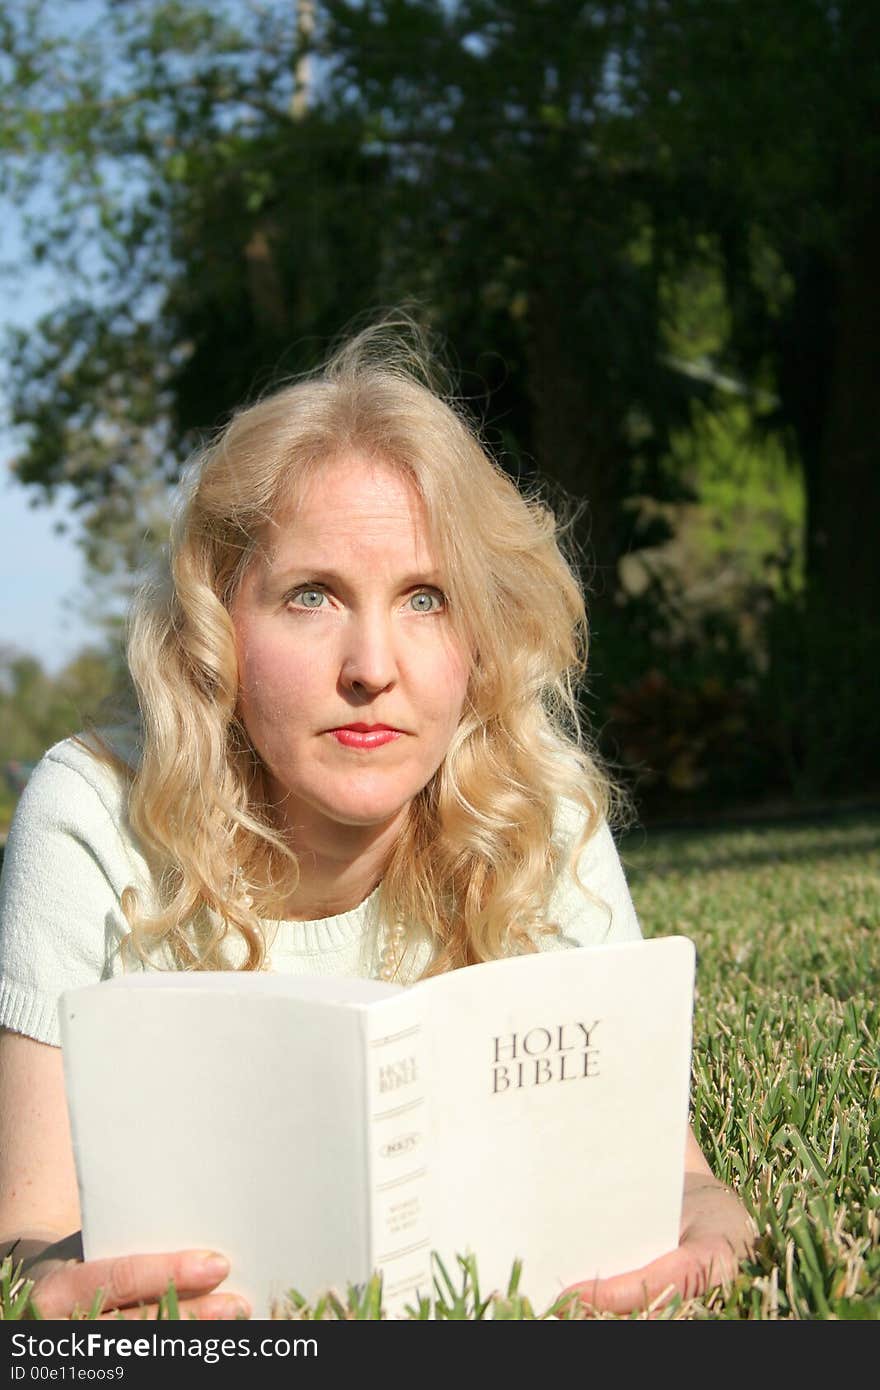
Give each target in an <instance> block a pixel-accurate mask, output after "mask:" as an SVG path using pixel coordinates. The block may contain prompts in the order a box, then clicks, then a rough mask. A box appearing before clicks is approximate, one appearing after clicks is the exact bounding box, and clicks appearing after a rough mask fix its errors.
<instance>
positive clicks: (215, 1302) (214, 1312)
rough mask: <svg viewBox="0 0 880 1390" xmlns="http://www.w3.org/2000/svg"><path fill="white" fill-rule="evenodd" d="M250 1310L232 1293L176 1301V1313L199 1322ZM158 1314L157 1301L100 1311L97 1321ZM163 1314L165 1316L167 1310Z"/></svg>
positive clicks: (140, 1318) (247, 1314)
mask: <svg viewBox="0 0 880 1390" xmlns="http://www.w3.org/2000/svg"><path fill="white" fill-rule="evenodd" d="M250 1312H251V1310H250V1305H249V1304H248V1303H247V1302H246V1301H245V1300H244V1299H243V1298H241V1297H240V1296H239V1295H238V1294H234V1293H209V1294H205V1296H204V1298H188V1299H181V1300H180V1301H179V1303H178V1313H179V1315H180V1318H181V1320H184V1321H185V1320H186V1319H187V1318H197V1319H198V1320H199V1321H200V1322H215V1321H221V1320H224V1319H225V1320H227V1321H232V1320H233V1319H235V1318H247V1317H250ZM158 1316H159V1305H158V1303H145V1304H143V1305H142V1306H140V1307H137V1308H116V1309H114V1310H113V1311H112V1312H108V1313H102V1314H101V1316H100V1319H99V1321H101V1322H114V1321H116V1320H118V1319H124V1320H125V1321H126V1322H137V1321H144V1322H150V1321H155V1319H156V1318H157V1317H158ZM163 1316H164V1317H167V1312H166V1313H163Z"/></svg>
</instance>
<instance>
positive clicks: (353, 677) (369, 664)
mask: <svg viewBox="0 0 880 1390" xmlns="http://www.w3.org/2000/svg"><path fill="white" fill-rule="evenodd" d="M341 676H342V682H343V684H344V685H345V686H347V687H348V688H349V689H351V690H354V691H356V692H357V693H359V694H363V693H369V694H371V695H372V694H376V693H378V691H380V690H385V689H386V688H387V687H388V686H389V685H392V684H393V683H394V680H395V678H396V676H397V653H396V650H395V643H394V632H393V628H392V623H391V620H390V618H389V617H388V616H387V615H383V614H363V615H360V616H358V617H353V618H352V621H351V623H350V625H349V627H348V630H347V632H346V642H345V650H344V654H343V660H342V670H341Z"/></svg>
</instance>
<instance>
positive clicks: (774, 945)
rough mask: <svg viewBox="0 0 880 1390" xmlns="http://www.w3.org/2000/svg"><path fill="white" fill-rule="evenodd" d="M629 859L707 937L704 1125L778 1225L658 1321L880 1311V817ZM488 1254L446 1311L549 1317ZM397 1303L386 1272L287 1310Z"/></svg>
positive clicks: (446, 1300) (20, 1304)
mask: <svg viewBox="0 0 880 1390" xmlns="http://www.w3.org/2000/svg"><path fill="white" fill-rule="evenodd" d="M623 854H624V861H625V864H626V868H627V873H628V876H629V880H630V884H631V887H632V892H633V897H634V899H635V902H636V906H637V908H638V911H639V915H640V917H641V920H642V924H643V927H644V930H645V933H646V935H649V936H657V935H668V934H671V933H677V932H678V933H683V934H685V935H687V936H690V937H691V938H692V939H693V941H694V942H695V943H696V946H697V952H698V971H697V1001H696V1015H695V1046H694V1066H693V1089H692V1103H693V1122H694V1127H695V1129H696V1133H697V1137H698V1138H699V1140H700V1142H701V1144H702V1145H703V1147H704V1149H705V1151H706V1153H707V1155H708V1157H709V1159H710V1161H711V1163H712V1165H713V1167H714V1169H715V1171H716V1173H717V1174H718V1176H719V1177H720V1178H722V1179H723V1180H724V1181H725V1182H728V1183H730V1185H731V1186H733V1187H734V1188H736V1189H737V1191H738V1192H739V1193H740V1195H741V1196H742V1198H743V1200H744V1202H745V1203H746V1205H747V1206H748V1207H749V1209H750V1211H751V1212H752V1215H753V1216H754V1218H755V1221H756V1222H757V1225H758V1229H759V1231H760V1237H759V1241H758V1246H757V1250H756V1254H755V1258H754V1260H753V1261H749V1262H747V1263H745V1264H743V1266H742V1267H741V1272H740V1276H739V1278H738V1279H737V1281H736V1283H735V1284H734V1285H733V1286H732V1287H731V1288H729V1289H727V1290H725V1291H721V1290H717V1291H714V1292H712V1293H710V1294H709V1295H707V1296H706V1297H705V1298H702V1299H697V1300H691V1301H689V1302H682V1301H681V1300H673V1302H672V1303H669V1304H667V1305H666V1306H665V1307H663V1308H662V1309H661V1308H655V1309H653V1310H651V1312H650V1315H651V1316H655V1317H662V1318H668V1319H691V1320H707V1319H733V1320H739V1319H745V1318H753V1319H764V1320H774V1319H820V1318H821V1319H826V1318H846V1319H849V1318H873V1319H877V1318H880V1187H878V1173H880V1103H878V1102H880V1082H878V1076H880V1072H878V1046H880V1003H878V999H880V816H853V817H848V818H845V819H838V820H835V821H833V822H830V823H824V824H823V823H818V822H816V823H803V824H791V823H789V824H786V825H778V826H771V827H751V828H741V829H734V830H712V831H706V832H694V831H688V832H685V831H667V832H664V833H662V834H660V833H651V834H647V835H631V836H630V837H629V838H628V840H627V841H626V843H625V845H624V848H623ZM477 1264H478V1261H477V1262H476V1263H475V1262H474V1261H472V1260H462V1261H460V1267H459V1268H458V1269H457V1270H455V1271H451V1272H450V1271H442V1270H438V1271H437V1303H436V1307H435V1312H436V1314H437V1315H439V1316H440V1317H444V1318H450V1319H469V1320H473V1319H477V1318H504V1319H520V1318H530V1317H535V1316H539V1317H540V1316H543V1315H544V1314H545V1313H546V1312H547V1311H548V1310H546V1309H537V1310H536V1309H534V1308H533V1307H532V1305H531V1304H530V1302H529V1299H528V1296H527V1295H528V1268H525V1269H524V1270H523V1271H520V1270H519V1269H515V1270H514V1271H513V1274H512V1277H511V1283H510V1286H509V1287H508V1289H506V1290H504V1291H502V1293H501V1294H500V1295H498V1296H497V1297H492V1294H491V1291H487V1290H481V1289H480V1286H479V1279H478V1271H477ZM520 1285H522V1288H520ZM23 1287H24V1286H22V1285H21V1284H20V1283H19V1284H18V1286H17V1287H16V1284H15V1281H14V1280H13V1277H12V1271H11V1267H10V1268H7V1269H6V1271H5V1274H4V1275H2V1276H0V1317H20V1316H22V1315H23V1314H24V1311H25V1307H26V1305H25V1302H24V1301H23V1298H22V1290H23ZM16 1300H17V1302H16ZM174 1311H175V1309H174V1305H173V1303H172V1304H171V1305H170V1306H169V1307H168V1308H166V1315H169V1316H173V1314H174ZM380 1311H381V1287H380V1286H379V1285H378V1283H377V1282H376V1281H373V1282H372V1283H371V1284H369V1285H367V1286H365V1287H363V1288H359V1289H349V1290H348V1291H346V1293H345V1294H344V1295H343V1294H335V1293H334V1294H328V1295H327V1296H326V1297H325V1298H324V1299H323V1300H321V1301H320V1302H319V1303H318V1304H315V1305H311V1306H310V1305H308V1304H306V1303H305V1302H304V1301H303V1300H302V1299H301V1298H299V1297H298V1296H297V1295H292V1297H291V1299H290V1300H289V1303H288V1305H287V1308H286V1310H285V1315H286V1316H287V1317H289V1318H294V1319H300V1320H309V1319H321V1318H330V1319H339V1318H345V1319H348V1318H352V1319H357V1318H376V1317H378V1316H380ZM426 1315H427V1308H426V1306H425V1305H420V1306H419V1307H418V1308H414V1309H413V1310H412V1316H414V1317H425V1316H426ZM648 1315H649V1314H641V1315H639V1316H642V1317H644V1316H648ZM605 1316H607V1317H608V1318H610V1317H611V1315H610V1314H609V1315H605Z"/></svg>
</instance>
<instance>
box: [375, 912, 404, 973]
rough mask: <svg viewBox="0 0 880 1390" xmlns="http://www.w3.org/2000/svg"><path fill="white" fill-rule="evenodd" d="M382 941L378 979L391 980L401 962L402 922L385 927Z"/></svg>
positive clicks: (402, 945) (402, 943) (402, 944)
mask: <svg viewBox="0 0 880 1390" xmlns="http://www.w3.org/2000/svg"><path fill="white" fill-rule="evenodd" d="M384 941H385V945H384V947H383V949H382V954H381V956H380V957H379V959H380V960H381V962H382V966H381V969H380V971H379V979H380V980H393V979H394V977H395V976H396V974H397V972H398V970H399V969H400V967H401V965H402V964H403V948H404V944H405V942H406V927H405V926H404V925H403V923H402V922H395V923H394V926H392V927H386V928H385V932H384Z"/></svg>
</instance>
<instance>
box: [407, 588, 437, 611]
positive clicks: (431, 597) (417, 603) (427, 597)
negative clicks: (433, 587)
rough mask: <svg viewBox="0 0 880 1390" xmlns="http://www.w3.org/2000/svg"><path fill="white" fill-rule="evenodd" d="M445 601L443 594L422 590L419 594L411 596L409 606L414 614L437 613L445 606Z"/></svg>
mask: <svg viewBox="0 0 880 1390" xmlns="http://www.w3.org/2000/svg"><path fill="white" fill-rule="evenodd" d="M445 603H446V599H445V598H444V596H443V594H440V593H432V592H431V591H430V590H427V589H423V590H422V591H421V593H418V594H413V595H412V596H411V597H410V606H411V607H412V609H413V611H414V612H416V613H437V612H439V611H440V609H442V608H443V607H444V606H445Z"/></svg>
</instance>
